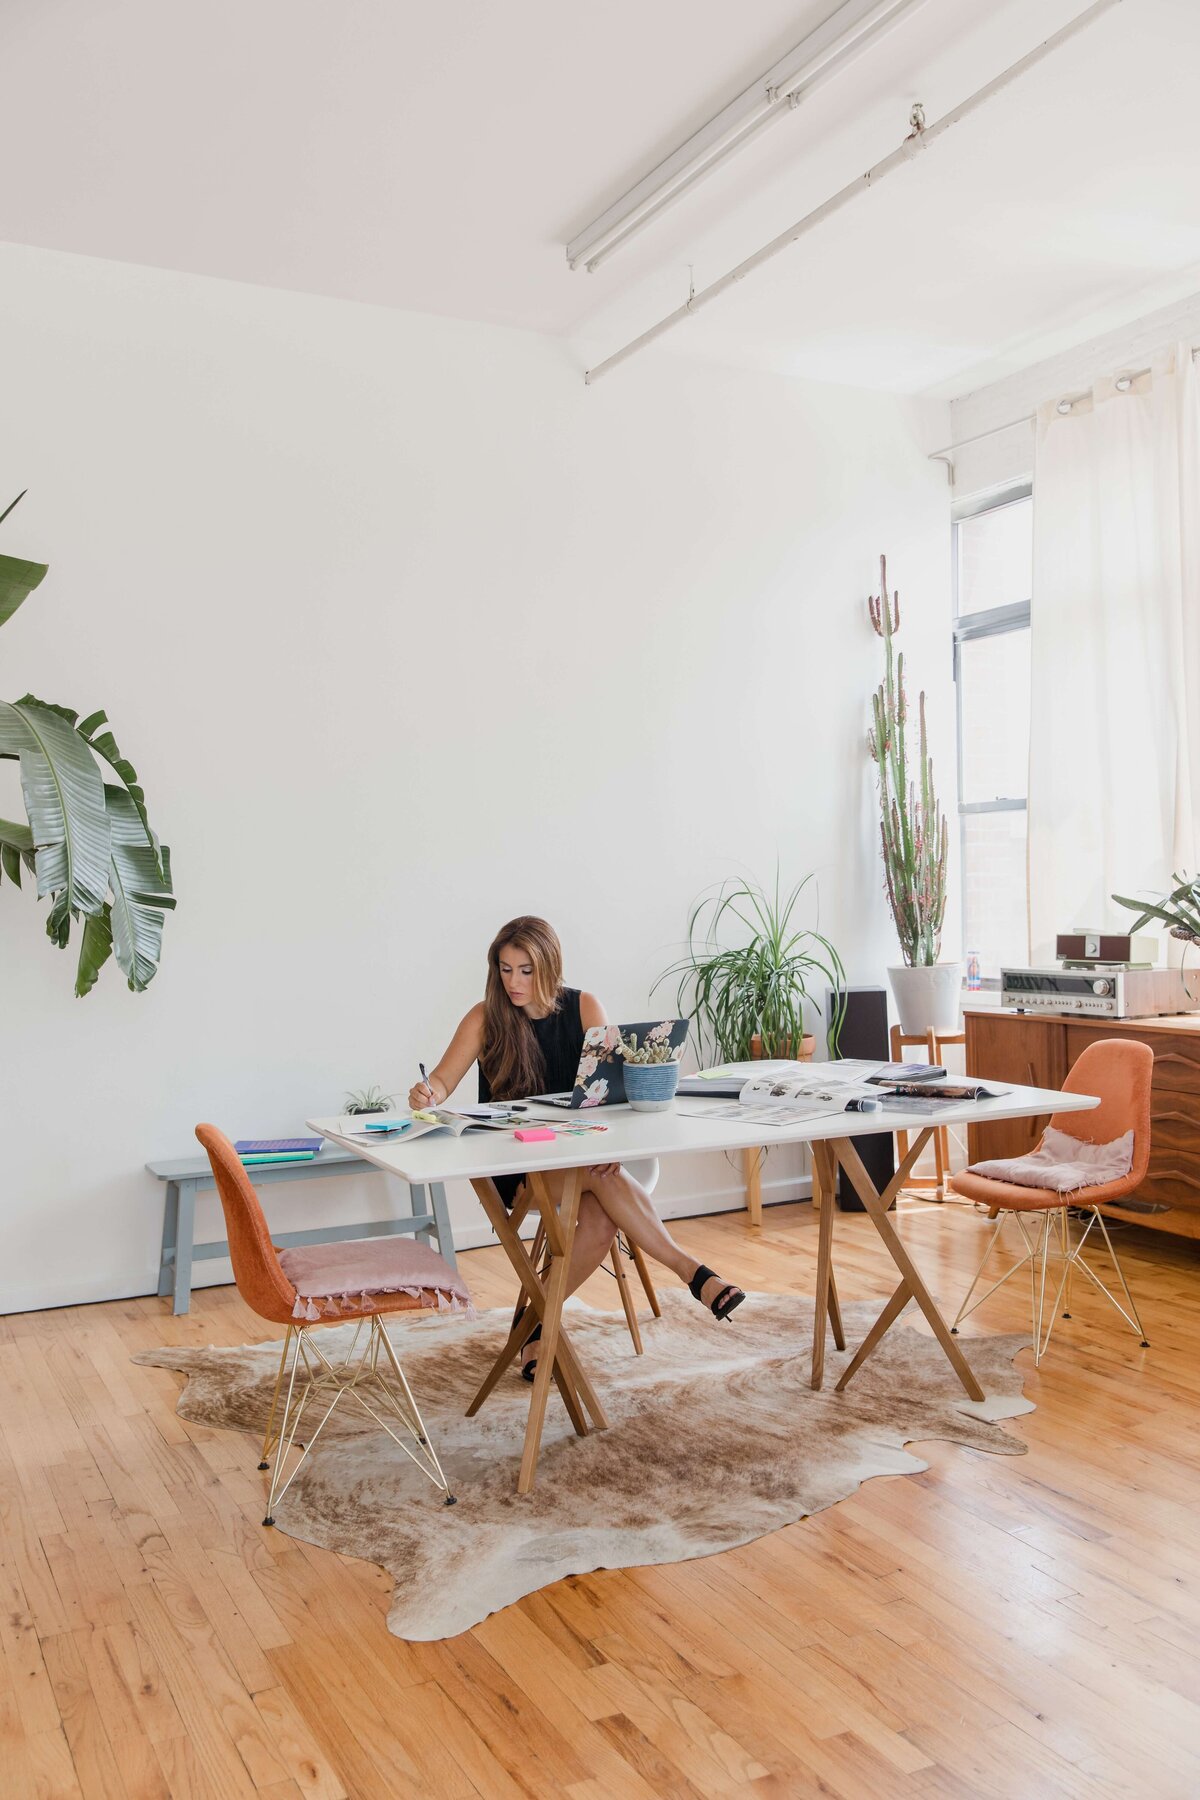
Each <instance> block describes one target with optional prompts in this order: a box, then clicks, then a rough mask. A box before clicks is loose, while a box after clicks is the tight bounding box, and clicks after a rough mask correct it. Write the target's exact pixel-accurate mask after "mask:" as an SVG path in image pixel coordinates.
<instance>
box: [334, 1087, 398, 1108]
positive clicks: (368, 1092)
mask: <svg viewBox="0 0 1200 1800" xmlns="http://www.w3.org/2000/svg"><path fill="white" fill-rule="evenodd" d="M395 1104H396V1100H395V1096H394V1095H393V1094H381V1093H380V1091H379V1089H378V1088H377V1087H369V1088H363V1089H362V1090H361V1091H360V1092H358V1093H350V1094H347V1095H346V1111H347V1113H381V1112H387V1110H388V1108H389V1107H392V1106H394V1105H395Z"/></svg>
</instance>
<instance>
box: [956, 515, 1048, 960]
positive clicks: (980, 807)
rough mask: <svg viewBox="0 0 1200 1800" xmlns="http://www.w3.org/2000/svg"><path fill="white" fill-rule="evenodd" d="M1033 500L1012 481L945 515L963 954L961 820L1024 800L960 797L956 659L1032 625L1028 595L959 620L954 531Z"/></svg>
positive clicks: (1020, 807) (1009, 809) (1019, 805)
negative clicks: (973, 646)
mask: <svg viewBox="0 0 1200 1800" xmlns="http://www.w3.org/2000/svg"><path fill="white" fill-rule="evenodd" d="M1032 498H1033V483H1032V481H1028V480H1026V481H1020V482H1014V483H1012V484H1011V485H1010V486H1007V487H1004V488H1000V489H995V490H993V491H992V492H991V493H989V494H985V495H981V496H979V497H977V498H976V499H973V500H965V501H960V502H959V503H958V504H957V505H955V506H954V508H953V509H952V511H951V515H950V591H951V599H952V604H953V608H954V616H953V628H952V632H953V635H952V652H951V653H952V657H953V670H954V723H955V735H956V740H957V743H956V748H957V776H958V795H957V799H958V867H959V874H960V880H959V916H960V923H961V927H962V942H963V956H964V959H965V957H966V953H967V950H968V948H970V946H969V945H968V944H967V881H966V873H967V847H966V837H967V824H966V822H967V820H968V819H969V818H971V817H972V816H973V815H975V814H978V813H1014V812H1028V810H1029V801H1028V797H1026V798H1024V799H1021V800H1018V799H1016V798H1015V797H1013V798H1004V797H999V798H996V799H993V800H964V799H963V683H962V655H961V647H962V645H963V644H966V643H971V642H972V641H974V640H975V639H978V638H988V637H999V636H1001V635H1002V634H1003V633H1005V632H1010V631H1028V630H1030V629H1031V627H1032V617H1033V597H1032V595H1031V596H1030V597H1029V599H1027V600H1014V601H1010V602H1009V603H1008V604H1007V605H1005V606H991V607H986V608H984V609H982V610H981V611H979V612H972V613H966V614H965V615H962V616H960V614H959V610H958V565H959V542H958V535H959V527H960V526H961V525H962V524H964V523H965V522H966V521H967V520H969V519H977V518H978V517H979V516H980V514H982V513H989V512H999V511H1000V510H1001V509H1002V508H1003V507H1006V506H1013V505H1015V504H1016V503H1017V502H1018V501H1022V500H1031V499H1032ZM999 986H1000V982H999V979H998V977H996V976H994V975H989V976H985V977H984V978H983V980H982V982H981V987H982V988H983V989H985V990H988V989H998V988H999Z"/></svg>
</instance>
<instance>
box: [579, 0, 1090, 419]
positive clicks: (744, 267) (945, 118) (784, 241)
mask: <svg viewBox="0 0 1200 1800" xmlns="http://www.w3.org/2000/svg"><path fill="white" fill-rule="evenodd" d="M1122 4H1123V0H1094V3H1093V5H1091V6H1089V7H1088V8H1087V10H1086V11H1085V12H1082V13H1080V14H1079V15H1078V17H1077V18H1074V19H1072V20H1071V21H1070V23H1069V24H1067V25H1064V26H1063V27H1062V29H1061V31H1056V32H1055V33H1054V34H1053V36H1051V37H1048V38H1046V39H1045V40H1044V41H1043V42H1042V43H1040V44H1038V45H1037V46H1036V47H1035V48H1034V49H1032V50H1031V51H1030V52H1029V54H1028V55H1027V56H1022V57H1021V58H1020V59H1019V61H1017V62H1015V63H1012V64H1011V65H1010V67H1009V68H1007V69H1005V70H1004V71H1003V73H1002V74H999V75H997V76H996V77H995V79H994V80H992V81H989V82H987V83H986V85H985V86H983V87H981V88H979V89H977V91H976V92H975V93H973V94H971V95H970V96H969V98H968V99H966V100H964V101H963V102H962V103H961V105H959V106H956V107H954V108H952V110H951V111H950V112H948V113H943V115H942V117H941V118H940V119H938V120H936V121H935V122H934V124H932V125H926V124H925V121H924V115H923V113H922V109H921V108H920V107H919V106H915V107H914V108H913V113H912V119H911V125H912V129H911V131H910V132H909V135H908V136H907V137H906V138H905V140H904V142H903V143H902V144H901V145H900V147H899V149H897V150H893V151H892V153H891V155H890V156H885V157H884V158H883V160H882V161H881V162H877V163H875V164H874V165H873V167H871V168H869V169H868V170H867V171H866V172H865V174H863V175H860V176H858V178H857V179H856V180H854V181H852V182H850V183H849V184H848V185H847V186H846V187H844V188H842V189H841V190H840V191H839V192H838V193H836V194H834V195H833V197H832V198H831V199H829V200H826V201H825V202H824V203H823V204H822V205H821V206H818V207H817V208H816V209H815V210H814V211H813V212H810V213H807V214H806V215H805V216H804V218H802V219H800V220H798V221H797V222H796V224H795V225H790V226H789V227H788V229H787V230H786V231H783V232H781V233H780V234H779V236H778V237H776V238H772V239H771V242H770V243H769V244H764V245H763V247H762V249H761V250H756V251H755V252H754V254H753V256H748V257H747V258H746V260H745V261H744V262H740V263H739V264H738V265H737V267H736V268H735V269H730V270H729V272H728V273H727V274H725V275H722V276H721V277H720V279H719V280H717V281H714V282H712V283H710V285H709V286H708V287H706V288H701V289H700V291H699V293H692V294H689V296H688V298H687V299H686V300H685V301H684V303H683V305H682V306H678V307H676V309H675V311H674V312H672V313H668V314H667V316H666V318H665V319H660V320H659V321H658V324H657V325H652V326H651V327H650V329H649V330H648V331H643V332H642V334H641V336H640V337H635V338H634V339H633V341H632V342H631V343H628V344H626V345H625V346H624V348H623V349H621V350H616V351H614V352H613V354H612V355H611V356H606V357H605V359H604V361H603V362H599V363H597V364H596V365H595V367H594V368H591V369H587V370H585V372H584V377H583V379H584V381H585V382H586V383H587V384H588V386H590V385H591V384H592V382H594V381H597V380H599V378H600V376H601V375H607V373H608V372H609V370H610V369H615V368H616V367H617V366H618V364H620V363H623V362H627V361H628V359H629V358H630V357H631V356H636V354H637V352H638V351H639V350H644V349H645V348H646V346H647V344H652V343H653V342H654V341H655V339H656V338H660V337H662V336H663V335H664V334H665V333H666V332H668V331H671V330H673V329H674V327H675V326H676V325H679V324H682V322H683V320H684V319H687V318H690V317H691V316H692V315H693V314H694V313H697V312H699V311H700V309H701V307H703V306H711V304H712V302H713V301H714V300H716V299H719V298H720V296H721V295H722V294H723V293H725V292H726V290H727V289H728V288H731V287H733V286H734V285H735V283H737V282H739V281H744V280H745V279H746V277H747V275H752V274H753V273H754V271H755V269H760V268H761V267H762V266H763V264H764V263H767V262H770V261H771V260H772V258H773V257H776V256H778V255H779V254H780V253H781V251H784V250H787V249H788V248H789V247H790V246H791V245H792V244H794V243H797V242H798V241H799V239H800V238H802V237H804V236H806V234H807V233H808V232H810V231H812V230H814V229H815V228H816V226H818V225H820V224H821V223H822V222H823V221H824V220H825V219H828V218H830V217H831V216H832V215H833V214H834V213H836V212H840V211H841V209H842V207H843V206H848V205H849V204H850V202H851V201H852V200H854V199H856V198H857V196H858V195H859V194H862V193H865V192H866V190H867V189H868V188H870V187H873V186H875V185H876V184H877V183H878V182H880V181H882V180H883V179H884V177H885V176H888V175H890V174H891V173H892V171H893V170H894V169H898V168H900V167H902V166H903V164H905V163H908V162H911V161H912V160H913V159H914V157H916V156H917V155H919V154H920V152H921V151H923V150H927V149H928V148H929V145H930V144H932V143H933V141H934V140H935V138H940V137H942V136H943V135H944V134H945V133H946V132H947V131H949V130H950V128H951V126H953V125H957V124H958V123H959V121H960V120H961V119H965V118H967V117H969V115H970V114H971V113H973V112H977V111H978V110H979V108H980V107H981V106H984V105H986V103H987V102H988V101H989V100H991V99H992V98H993V97H994V96H995V95H996V94H999V93H1001V92H1002V91H1003V90H1004V89H1005V88H1006V87H1009V86H1010V85H1011V84H1012V83H1013V82H1014V81H1019V80H1020V78H1021V76H1022V75H1024V74H1025V73H1026V71H1027V70H1029V69H1032V68H1034V67H1035V65H1036V64H1038V63H1040V62H1041V61H1042V60H1043V58H1044V57H1047V56H1049V55H1051V54H1052V53H1053V52H1054V51H1055V50H1058V49H1060V48H1061V47H1062V45H1063V44H1066V43H1069V42H1070V40H1071V39H1072V38H1074V37H1078V35H1079V34H1080V32H1082V31H1085V30H1086V29H1087V27H1088V26H1089V25H1091V24H1092V23H1093V21H1094V20H1096V19H1098V18H1099V17H1100V15H1101V13H1106V12H1110V11H1111V10H1112V9H1113V8H1114V7H1116V6H1120V5H1122Z"/></svg>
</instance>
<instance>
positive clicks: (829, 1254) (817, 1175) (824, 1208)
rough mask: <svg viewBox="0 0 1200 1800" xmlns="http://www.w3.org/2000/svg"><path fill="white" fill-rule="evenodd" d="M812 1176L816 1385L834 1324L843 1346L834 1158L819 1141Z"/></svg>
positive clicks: (814, 1150)
mask: <svg viewBox="0 0 1200 1800" xmlns="http://www.w3.org/2000/svg"><path fill="white" fill-rule="evenodd" d="M812 1159H813V1179H814V1181H815V1182H816V1184H817V1191H818V1192H819V1194H820V1211H819V1212H818V1214H817V1295H816V1306H815V1309H814V1313H813V1347H812V1385H813V1387H814V1388H819V1387H820V1386H821V1383H822V1382H823V1381H824V1379H825V1335H826V1328H827V1326H829V1325H832V1327H833V1341H834V1343H835V1344H836V1345H837V1347H838V1349H839V1350H844V1349H845V1348H846V1334H845V1332H844V1331H843V1330H842V1309H841V1307H840V1305H839V1304H838V1296H837V1284H836V1283H835V1281H834V1277H833V1189H834V1182H835V1179H836V1177H835V1172H834V1163H833V1158H832V1157H831V1156H830V1154H829V1150H828V1147H827V1146H826V1145H825V1144H822V1143H815V1144H813V1146H812Z"/></svg>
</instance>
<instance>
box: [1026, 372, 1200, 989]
mask: <svg viewBox="0 0 1200 1800" xmlns="http://www.w3.org/2000/svg"><path fill="white" fill-rule="evenodd" d="M1198 388H1200V380H1198V377H1197V371H1196V369H1195V366H1194V364H1193V360H1192V355H1191V349H1190V347H1189V346H1188V345H1180V346H1179V347H1178V349H1177V350H1176V352H1175V353H1174V354H1173V355H1170V356H1165V357H1163V358H1161V359H1160V361H1159V363H1158V365H1157V366H1156V367H1155V368H1153V369H1152V370H1151V371H1150V373H1149V374H1147V375H1142V376H1138V377H1136V378H1135V379H1134V382H1133V385H1132V387H1131V388H1130V389H1129V390H1128V391H1127V392H1120V391H1119V390H1118V389H1117V387H1116V385H1115V382H1113V381H1111V380H1110V381H1106V382H1104V383H1099V384H1097V386H1096V388H1095V389H1094V390H1093V392H1092V394H1091V395H1090V396H1088V397H1086V398H1085V399H1083V400H1080V401H1077V402H1076V403H1075V405H1074V406H1073V407H1072V410H1071V412H1070V413H1068V414H1066V415H1062V414H1060V413H1059V412H1058V411H1057V409H1056V406H1055V405H1054V404H1051V405H1049V406H1046V407H1044V408H1043V409H1042V411H1041V412H1040V413H1039V415H1038V429H1037V456H1036V463H1035V474H1034V487H1033V505H1034V525H1033V546H1034V548H1033V608H1032V614H1033V617H1032V646H1031V648H1032V659H1033V681H1032V712H1031V723H1030V746H1029V914H1030V948H1031V951H1032V956H1033V962H1034V966H1035V967H1042V966H1045V965H1046V964H1047V963H1052V962H1053V960H1054V937H1055V933H1056V932H1059V931H1067V930H1070V929H1071V928H1072V927H1073V926H1089V927H1107V928H1109V929H1116V930H1121V929H1125V928H1126V927H1127V926H1128V924H1129V923H1130V921H1131V919H1132V915H1131V914H1129V913H1127V912H1124V911H1123V910H1122V908H1121V907H1119V906H1115V905H1114V904H1113V901H1112V899H1111V897H1110V896H1111V895H1112V894H1114V893H1118V894H1134V895H1136V894H1140V893H1141V892H1142V891H1144V890H1154V889H1157V890H1159V891H1161V890H1162V889H1164V888H1166V887H1167V886H1168V885H1170V884H1171V874H1172V871H1173V870H1175V869H1186V870H1188V871H1189V872H1193V871H1195V869H1196V867H1197V849H1198V837H1200V829H1198V825H1197V818H1196V808H1197V805H1198V804H1200V395H1198Z"/></svg>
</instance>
